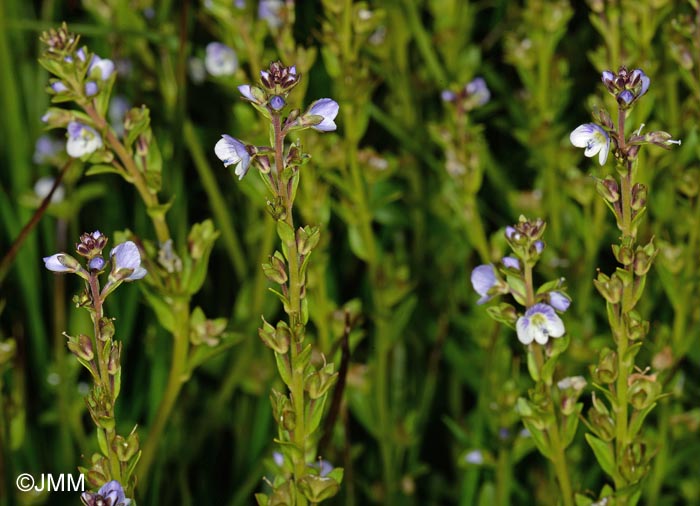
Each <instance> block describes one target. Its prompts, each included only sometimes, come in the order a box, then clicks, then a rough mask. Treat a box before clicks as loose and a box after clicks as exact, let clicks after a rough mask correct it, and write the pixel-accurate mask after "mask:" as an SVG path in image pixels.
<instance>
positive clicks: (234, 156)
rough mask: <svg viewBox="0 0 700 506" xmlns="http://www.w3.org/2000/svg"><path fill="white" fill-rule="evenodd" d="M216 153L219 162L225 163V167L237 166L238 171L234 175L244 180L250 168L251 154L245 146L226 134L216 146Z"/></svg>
mask: <svg viewBox="0 0 700 506" xmlns="http://www.w3.org/2000/svg"><path fill="white" fill-rule="evenodd" d="M214 153H216V156H217V157H218V158H219V160H221V161H222V162H224V167H228V166H229V165H235V166H236V170H235V171H234V173H235V174H236V175H237V176H238V179H243V176H245V175H246V173H247V172H248V167H250V153H248V149H247V148H246V145H245V144H243V143H242V142H241V141H239V140H238V139H234V138H233V137H231V136H230V135H226V134H224V135H222V136H221V139H220V140H219V142H217V143H216V146H214Z"/></svg>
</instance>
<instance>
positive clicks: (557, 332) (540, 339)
mask: <svg viewBox="0 0 700 506" xmlns="http://www.w3.org/2000/svg"><path fill="white" fill-rule="evenodd" d="M515 328H516V330H517V331H518V340H519V341H520V342H521V343H523V344H530V343H531V342H533V341H535V342H536V343H538V344H547V341H549V338H550V337H552V338H555V337H561V336H563V335H564V332H565V331H566V329H565V328H564V322H563V321H562V320H561V318H559V316H558V315H557V313H556V312H555V311H554V308H553V307H552V306H550V305H548V304H544V303H539V304H535V305H534V306H532V307H530V308H528V310H527V311H525V315H524V316H521V317H520V318H518V321H517V322H516V324H515Z"/></svg>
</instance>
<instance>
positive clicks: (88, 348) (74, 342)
mask: <svg viewBox="0 0 700 506" xmlns="http://www.w3.org/2000/svg"><path fill="white" fill-rule="evenodd" d="M68 349H69V350H70V351H71V353H73V354H74V355H75V356H76V357H78V358H81V359H83V360H85V361H86V362H89V361H90V360H92V359H93V357H94V356H95V352H94V350H93V347H92V339H90V337H89V336H87V335H85V334H80V335H79V336H78V337H77V338H75V337H72V336H68Z"/></svg>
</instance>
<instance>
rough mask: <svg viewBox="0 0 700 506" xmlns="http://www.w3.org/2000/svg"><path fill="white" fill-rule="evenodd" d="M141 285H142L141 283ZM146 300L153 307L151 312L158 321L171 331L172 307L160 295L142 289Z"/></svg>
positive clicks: (172, 323) (173, 324) (173, 320)
mask: <svg viewBox="0 0 700 506" xmlns="http://www.w3.org/2000/svg"><path fill="white" fill-rule="evenodd" d="M141 286H143V285H141ZM142 292H143V294H144V296H145V297H146V301H147V302H148V304H149V305H150V306H151V308H153V312H154V313H155V314H156V318H158V322H159V323H160V324H161V326H162V327H163V328H164V329H165V330H167V331H168V332H173V330H174V329H175V317H174V316H173V312H172V308H171V307H170V306H169V305H168V304H167V303H166V302H165V301H164V300H163V298H162V297H160V296H158V295H156V294H154V293H151V292H150V291H149V290H147V289H145V288H144V289H142Z"/></svg>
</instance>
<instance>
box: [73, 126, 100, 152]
mask: <svg viewBox="0 0 700 506" xmlns="http://www.w3.org/2000/svg"><path fill="white" fill-rule="evenodd" d="M67 130H68V141H67V142H66V151H67V152H68V155H69V156H71V157H73V158H80V157H82V156H85V155H89V154H90V153H93V152H95V151H96V150H98V149H100V148H101V147H102V137H100V134H98V133H97V132H96V131H95V129H94V128H92V127H89V126H87V125H83V124H82V123H79V122H77V121H71V122H70V123H68V129H67Z"/></svg>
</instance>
